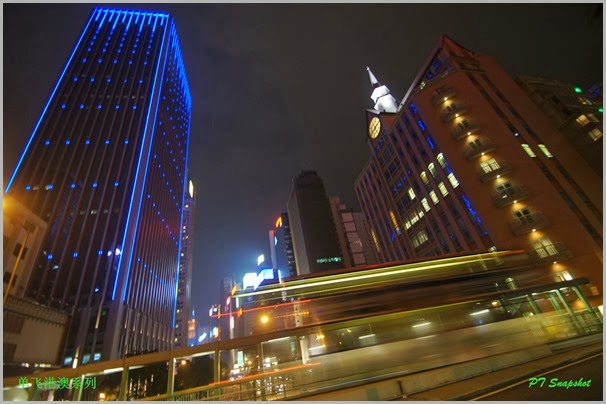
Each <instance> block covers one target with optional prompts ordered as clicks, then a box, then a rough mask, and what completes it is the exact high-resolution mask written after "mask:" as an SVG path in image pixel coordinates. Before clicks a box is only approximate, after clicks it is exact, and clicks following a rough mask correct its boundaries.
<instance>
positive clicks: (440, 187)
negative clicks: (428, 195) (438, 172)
mask: <svg viewBox="0 0 606 404" xmlns="http://www.w3.org/2000/svg"><path fill="white" fill-rule="evenodd" d="M438 188H439V189H440V192H441V193H442V196H446V195H448V190H447V189H446V185H444V183H443V182H440V183H439V184H438Z"/></svg>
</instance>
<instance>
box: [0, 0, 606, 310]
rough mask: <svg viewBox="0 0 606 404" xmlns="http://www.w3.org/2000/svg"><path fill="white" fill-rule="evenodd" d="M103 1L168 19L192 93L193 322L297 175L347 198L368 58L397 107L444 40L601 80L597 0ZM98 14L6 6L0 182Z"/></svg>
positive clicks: (521, 67)
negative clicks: (437, 0) (502, 0)
mask: <svg viewBox="0 0 606 404" xmlns="http://www.w3.org/2000/svg"><path fill="white" fill-rule="evenodd" d="M106 5H107V4H106ZM109 6H114V7H121V8H128V9H132V8H137V9H146V10H158V11H168V12H170V13H171V14H172V16H173V17H174V18H175V20H176V24H177V31H178V33H179V36H180V39H181V44H182V46H181V48H182V51H183V56H184V59H185V65H186V69H187V74H188V80H189V84H190V88H191V95H192V99H193V110H192V121H191V144H190V153H189V156H190V162H189V167H190V170H191V175H192V177H193V179H194V181H195V185H196V187H197V201H196V219H195V220H196V232H195V244H194V251H195V252H194V273H193V285H192V292H193V299H194V304H195V308H196V310H197V312H198V313H200V316H198V317H201V316H204V315H205V313H207V311H208V308H209V307H210V305H211V304H213V303H218V297H219V282H220V279H221V278H222V277H223V276H225V275H231V274H236V276H237V278H238V279H239V280H240V281H241V278H242V276H243V275H244V273H246V272H249V271H252V270H254V268H255V266H256V258H257V256H258V255H259V254H261V253H264V252H265V253H267V252H268V251H267V250H268V246H269V244H268V243H269V241H268V233H267V232H268V230H269V229H270V228H271V227H272V226H273V224H274V222H275V219H276V217H277V216H278V215H279V213H280V212H282V211H285V209H286V201H287V199H288V195H289V192H290V187H291V181H292V178H293V177H294V176H295V175H296V174H297V173H299V172H300V171H301V170H302V169H314V170H316V171H317V172H318V173H319V175H320V176H321V177H322V178H323V179H324V183H325V186H326V189H327V191H328V193H329V194H330V195H338V196H340V197H341V198H342V199H343V201H344V202H345V203H346V204H348V205H349V206H352V207H354V208H357V207H358V203H357V201H356V198H355V193H354V190H353V184H354V181H355V179H356V177H357V176H358V174H359V173H360V170H361V168H362V167H363V166H364V164H365V162H366V160H367V158H368V153H369V152H368V146H367V145H366V143H365V121H364V110H365V109H367V108H372V101H371V99H370V93H371V87H370V82H369V80H368V76H367V73H366V70H365V66H366V65H369V66H370V67H371V69H372V70H373V72H374V74H375V75H376V76H377V78H378V79H379V80H380V81H381V82H382V83H384V84H386V85H387V86H388V87H389V88H390V89H391V92H392V94H393V95H394V96H395V97H396V99H398V101H400V100H401V98H402V97H403V95H404V94H405V92H406V90H407V89H408V87H409V86H410V84H411V82H412V80H413V78H414V77H415V75H416V73H417V71H418V70H419V69H420V68H421V66H422V64H423V62H424V61H425V60H426V59H427V58H428V57H429V53H430V51H431V50H432V49H433V47H434V46H435V45H436V43H437V42H438V40H439V38H440V35H441V34H442V33H444V34H447V35H449V36H450V37H452V38H453V39H454V40H455V41H457V42H459V43H460V44H461V45H463V46H465V47H466V48H468V49H470V50H471V51H473V52H475V53H483V54H488V55H492V56H494V57H495V58H496V59H497V61H498V62H499V63H500V64H501V65H502V66H503V67H504V68H505V69H506V70H507V71H508V72H509V73H511V74H512V75H514V76H515V75H517V74H528V75H543V76H546V77H550V78H555V79H563V80H568V81H572V82H574V83H576V84H578V85H579V86H583V87H585V86H588V85H590V84H592V83H594V82H598V81H599V82H601V81H602V71H603V42H602V38H603V33H602V9H601V7H602V5H601V3H594V4H591V5H590V4H586V5H571V4H534V5H525V4H481V5H476V4H458V5H450V4H423V5H421V4H405V3H400V4H380V5H378V4H359V3H358V4H330V5H325V4H196V3H189V4H188V3H184V4H177V5H167V4H161V3H155V4H154V3H152V4H149V3H137V4H130V5H126V4H117V3H114V4H109ZM595 7H599V8H598V11H597V15H598V16H599V17H595V15H596V14H595V13H596V11H595ZM93 8H94V5H92V4H54V5H53V4H45V3H40V4H7V3H4V4H3V19H4V21H3V28H4V30H3V34H4V35H3V38H4V41H3V55H4V66H3V89H4V98H3V101H4V102H3V107H4V108H3V124H4V132H3V136H4V139H3V180H4V183H6V181H7V179H8V177H9V176H10V174H11V173H12V171H13V169H14V166H15V164H16V161H17V158H18V155H19V154H20V153H21V151H22V149H23V148H24V146H25V144H26V142H27V139H28V138H29V136H30V134H31V131H32V130H33V128H34V125H35V123H36V122H37V120H38V118H39V114H40V112H41V111H42V108H43V106H44V104H45V102H46V99H47V97H48V96H49V94H50V92H51V90H52V88H53V87H54V85H55V82H56V80H57V79H58V77H59V74H60V72H61V71H62V69H63V67H64V64H65V62H66V60H67V58H68V56H69V55H70V53H71V50H72V47H73V46H74V44H75V43H76V40H77V39H78V37H79V33H80V31H81V29H82V28H83V27H84V24H85V23H86V21H87V19H88V17H89V15H90V13H91V12H92V10H93ZM592 16H593V18H592ZM3 188H4V187H3Z"/></svg>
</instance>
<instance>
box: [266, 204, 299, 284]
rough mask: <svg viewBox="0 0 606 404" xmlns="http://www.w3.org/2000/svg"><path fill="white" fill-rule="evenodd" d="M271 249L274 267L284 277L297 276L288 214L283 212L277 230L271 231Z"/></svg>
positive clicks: (277, 222) (277, 223)
mask: <svg viewBox="0 0 606 404" xmlns="http://www.w3.org/2000/svg"><path fill="white" fill-rule="evenodd" d="M269 247H270V250H271V260H272V264H273V267H274V268H277V269H279V270H280V271H281V274H282V277H283V278H287V277H290V276H297V263H296V261H295V251H294V249H293V246H292V236H291V234H290V222H289V220H288V213H286V212H282V214H281V215H280V217H279V218H278V220H276V228H275V229H274V230H270V231H269Z"/></svg>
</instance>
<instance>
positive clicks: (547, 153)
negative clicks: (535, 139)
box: [539, 144, 553, 158]
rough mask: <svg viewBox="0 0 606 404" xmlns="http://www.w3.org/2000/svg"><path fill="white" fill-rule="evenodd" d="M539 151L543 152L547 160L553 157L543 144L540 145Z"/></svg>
mask: <svg viewBox="0 0 606 404" xmlns="http://www.w3.org/2000/svg"><path fill="white" fill-rule="evenodd" d="M539 149H541V151H542V152H543V154H544V155H545V156H547V157H549V158H552V157H553V155H552V154H551V152H550V151H549V150H548V149H547V147H546V146H545V145H544V144H540V145H539Z"/></svg>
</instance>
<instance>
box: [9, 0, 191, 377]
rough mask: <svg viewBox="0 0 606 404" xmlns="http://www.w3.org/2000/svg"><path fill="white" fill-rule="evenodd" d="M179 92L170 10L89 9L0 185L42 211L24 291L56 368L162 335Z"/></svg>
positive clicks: (172, 271) (174, 221) (182, 130)
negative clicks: (42, 308) (61, 342)
mask: <svg viewBox="0 0 606 404" xmlns="http://www.w3.org/2000/svg"><path fill="white" fill-rule="evenodd" d="M190 115H191V96H190V94H189V87H188V83H187V77H186V72H185V66H184V62H183V58H182V54H181V49H180V45H179V40H178V37H177V31H176V28H175V22H174V20H173V19H172V18H171V17H170V16H169V15H168V14H165V13H152V12H139V11H127V10H114V9H104V8H96V9H95V10H94V11H93V13H92V14H91V16H90V18H89V20H88V21H87V23H86V26H85V27H84V29H83V31H82V34H81V36H80V38H79V39H78V40H77V43H76V45H75V47H74V49H73V52H72V54H71V56H70V57H69V59H68V61H67V64H66V66H65V68H64V70H63V71H62V72H61V73H60V75H59V79H58V81H57V84H56V85H55V87H54V88H53V90H52V94H51V96H50V98H49V100H48V102H47V103H46V106H45V107H44V110H43V111H42V114H41V116H40V119H39V121H38V122H37V124H36V126H35V128H34V131H33V133H32V135H31V137H30V139H29V141H28V143H27V145H26V147H25V150H24V152H23V154H22V156H21V157H20V158H19V160H18V163H17V166H16V168H15V171H14V172H13V174H12V176H11V177H10V180H9V182H8V184H7V186H6V189H5V192H6V193H7V194H9V195H11V196H12V197H14V198H15V199H17V200H19V201H20V202H21V203H23V205H24V206H25V207H27V209H29V210H30V211H31V212H33V213H34V214H36V215H38V216H39V217H40V218H41V219H42V220H44V221H46V222H47V223H48V228H47V230H46V232H45V235H44V239H43V241H42V244H41V248H40V249H41V254H39V256H38V257H37V258H36V260H35V263H34V266H33V268H32V269H31V273H30V275H29V278H28V279H27V283H26V287H25V290H24V293H23V296H25V297H28V298H31V299H34V300H37V301H39V302H40V303H43V304H47V305H49V306H51V307H55V308H58V309H61V310H64V311H66V312H68V313H70V314H71V321H70V324H69V329H68V335H67V340H66V344H65V350H64V358H65V360H64V364H65V365H66V366H70V365H75V364H82V363H87V362H91V361H97V360H101V359H102V360H106V359H114V358H119V357H121V356H123V355H126V354H131V353H135V352H144V351H153V350H162V349H168V348H169V347H171V345H172V343H173V327H174V323H175V306H176V304H175V302H176V292H177V284H178V275H179V274H178V269H179V257H180V252H181V234H182V232H181V228H182V225H183V214H184V209H183V206H184V200H185V197H186V186H185V184H186V167H187V161H188V143H189V126H190Z"/></svg>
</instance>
